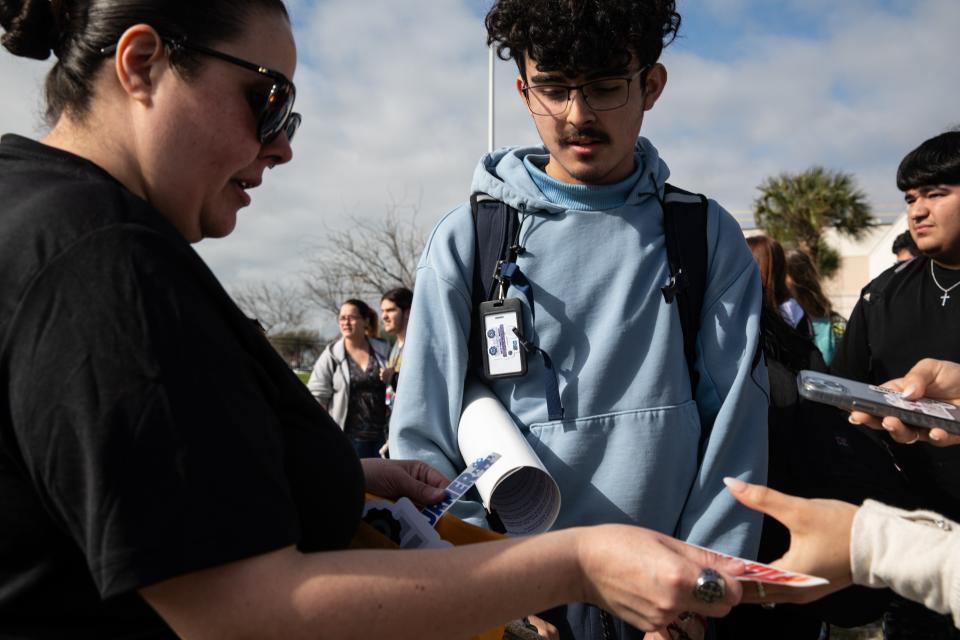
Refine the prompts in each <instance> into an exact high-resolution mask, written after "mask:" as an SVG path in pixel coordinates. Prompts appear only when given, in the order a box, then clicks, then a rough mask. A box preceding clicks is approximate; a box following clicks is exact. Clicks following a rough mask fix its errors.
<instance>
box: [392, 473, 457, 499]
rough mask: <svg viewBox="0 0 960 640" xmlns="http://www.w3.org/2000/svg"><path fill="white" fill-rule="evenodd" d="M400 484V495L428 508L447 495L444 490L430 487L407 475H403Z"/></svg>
mask: <svg viewBox="0 0 960 640" xmlns="http://www.w3.org/2000/svg"><path fill="white" fill-rule="evenodd" d="M400 483H401V484H402V487H401V492H400V493H401V495H405V496H407V497H409V498H410V499H411V500H413V501H414V502H415V503H416V504H422V505H428V506H429V505H432V504H436V503H438V502H440V501H441V500H443V498H444V497H445V496H446V494H447V491H446V489H445V488H443V487H434V486H431V485H429V484H427V483H426V482H423V481H422V480H418V479H417V478H415V477H413V476H409V475H404V476H403V478H402V480H401V481H400Z"/></svg>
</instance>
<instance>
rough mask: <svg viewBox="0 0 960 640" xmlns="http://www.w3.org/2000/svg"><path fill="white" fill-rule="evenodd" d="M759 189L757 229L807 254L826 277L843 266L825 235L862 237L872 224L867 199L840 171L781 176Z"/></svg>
mask: <svg viewBox="0 0 960 640" xmlns="http://www.w3.org/2000/svg"><path fill="white" fill-rule="evenodd" d="M757 189H758V190H759V191H760V196H759V197H758V198H757V199H756V200H754V202H753V215H754V218H755V219H756V221H757V225H758V226H760V228H762V229H763V230H764V231H765V232H766V233H767V234H768V235H770V236H771V237H773V238H775V239H776V240H778V241H779V242H780V243H781V244H784V245H786V246H793V247H799V248H800V249H802V250H803V251H805V252H807V253H808V254H809V255H810V257H812V258H813V260H814V262H815V263H816V264H817V267H818V268H819V269H820V273H821V274H823V275H824V276H825V277H828V276H830V275H832V274H833V273H834V272H835V271H836V270H837V268H838V267H839V266H840V255H839V254H838V253H837V251H836V250H835V249H833V248H832V247H830V246H829V245H828V244H827V243H826V242H824V240H823V232H824V231H825V230H826V229H827V228H829V227H833V228H834V229H836V230H837V231H839V232H840V233H842V234H844V235H848V236H851V237H853V238H859V237H861V236H862V235H863V233H864V231H865V230H866V229H867V228H869V227H870V226H871V224H872V220H873V219H872V216H871V212H870V205H869V204H868V203H867V199H866V195H865V194H864V193H863V191H861V190H860V189H858V188H857V186H856V182H855V180H854V177H853V176H852V175H851V174H848V173H843V172H842V171H830V170H829V169H825V168H823V167H812V168H810V169H807V170H806V171H804V172H802V173H796V174H792V173H781V174H780V175H778V176H776V177H771V178H767V179H765V180H764V181H763V183H761V184H760V186H759V187H757Z"/></svg>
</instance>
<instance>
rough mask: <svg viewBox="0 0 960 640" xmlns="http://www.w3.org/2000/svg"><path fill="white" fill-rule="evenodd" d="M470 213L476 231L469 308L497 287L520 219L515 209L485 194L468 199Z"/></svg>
mask: <svg viewBox="0 0 960 640" xmlns="http://www.w3.org/2000/svg"><path fill="white" fill-rule="evenodd" d="M470 213H471V214H472V215H473V227H474V229H475V230H476V251H475V252H474V257H475V258H476V260H475V262H474V266H473V308H474V309H478V308H479V307H480V303H481V302H484V301H486V300H492V299H493V297H494V296H495V295H496V293H497V287H498V286H500V280H499V269H500V265H501V264H503V262H505V261H506V260H507V259H508V258H509V254H510V247H511V246H512V245H513V244H516V241H517V233H518V232H519V230H520V222H519V220H520V216H519V214H518V212H517V210H516V209H514V208H513V207H511V206H510V205H508V204H507V203H505V202H500V201H499V200H496V199H495V198H492V197H490V196H488V195H487V194H485V193H474V194H473V195H471V196H470Z"/></svg>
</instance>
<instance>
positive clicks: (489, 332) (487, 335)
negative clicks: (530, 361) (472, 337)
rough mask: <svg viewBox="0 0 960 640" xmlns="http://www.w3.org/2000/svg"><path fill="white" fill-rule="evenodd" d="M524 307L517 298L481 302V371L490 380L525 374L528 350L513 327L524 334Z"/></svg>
mask: <svg viewBox="0 0 960 640" xmlns="http://www.w3.org/2000/svg"><path fill="white" fill-rule="evenodd" d="M522 310H523V306H522V305H521V304H520V300H519V299H517V298H507V299H505V300H503V301H499V300H488V301H486V302H483V303H481V304H480V326H481V327H482V328H483V339H482V340H481V341H480V343H481V344H482V345H483V347H484V349H483V373H484V375H485V376H486V377H487V378H488V379H491V380H495V379H497V378H512V377H514V376H522V375H526V373H527V352H526V350H525V349H524V347H523V345H522V344H520V338H519V336H517V334H516V333H514V331H513V330H514V329H517V330H518V331H520V333H521V334H522V333H523V321H522V318H523V311H522Z"/></svg>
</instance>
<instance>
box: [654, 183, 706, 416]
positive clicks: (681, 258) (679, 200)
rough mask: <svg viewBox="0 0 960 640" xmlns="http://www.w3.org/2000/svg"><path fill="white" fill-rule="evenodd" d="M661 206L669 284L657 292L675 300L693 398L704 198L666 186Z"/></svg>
mask: <svg viewBox="0 0 960 640" xmlns="http://www.w3.org/2000/svg"><path fill="white" fill-rule="evenodd" d="M662 205H663V232H664V240H665V242H666V245H667V262H668V264H669V267H670V281H669V282H668V283H667V284H666V286H664V287H663V288H662V289H661V291H662V293H663V299H664V300H666V302H667V304H671V303H672V302H673V301H674V300H676V301H677V311H678V312H679V314H680V327H681V329H682V330H683V355H684V358H685V359H686V361H687V372H688V374H689V375H690V391H691V393H692V394H693V398H694V399H696V397H697V383H698V382H699V375H698V374H697V370H696V367H695V365H696V362H697V336H698V334H699V333H700V316H701V314H702V312H703V297H704V294H705V292H706V289H707V199H706V197H705V196H703V195H701V194H696V193H691V192H689V191H684V190H683V189H678V188H677V187H674V186H673V185H671V184H667V185H666V186H665V187H664V193H663V201H662ZM708 435H709V434H708Z"/></svg>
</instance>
